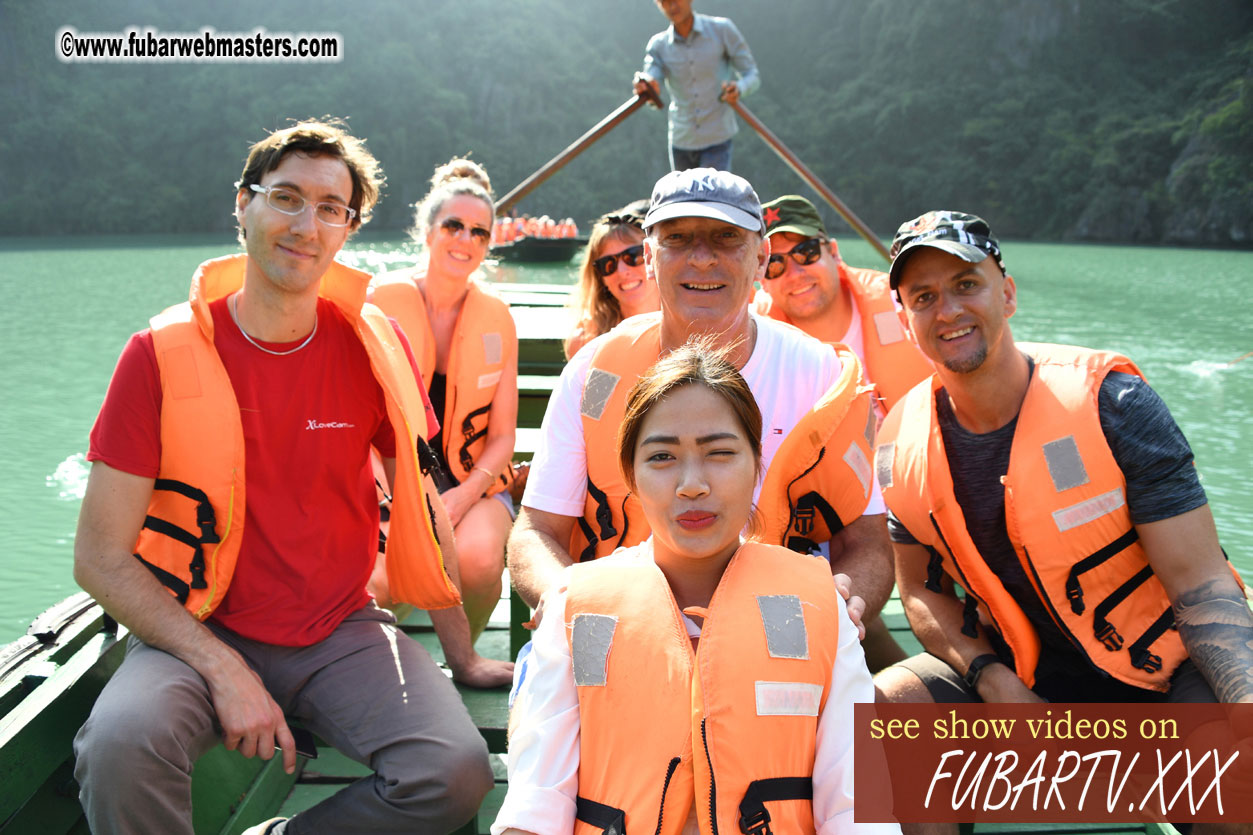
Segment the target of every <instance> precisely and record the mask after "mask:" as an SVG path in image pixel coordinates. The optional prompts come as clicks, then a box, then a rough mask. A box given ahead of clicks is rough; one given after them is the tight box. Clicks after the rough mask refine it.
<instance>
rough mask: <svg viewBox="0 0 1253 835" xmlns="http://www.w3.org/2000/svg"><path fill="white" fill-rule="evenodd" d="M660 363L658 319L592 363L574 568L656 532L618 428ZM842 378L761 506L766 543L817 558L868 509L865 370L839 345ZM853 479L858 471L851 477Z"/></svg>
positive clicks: (620, 333)
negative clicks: (624, 463) (634, 489)
mask: <svg viewBox="0 0 1253 835" xmlns="http://www.w3.org/2000/svg"><path fill="white" fill-rule="evenodd" d="M660 355H661V314H660V313H650V314H644V315H641V316H633V317H631V318H630V319H627V320H626V321H624V322H623V323H622V324H620V325H618V327H616V328H614V329H613V330H612V331H610V336H608V337H607V338H606V339H605V341H604V342H603V343H602V344H601V345H600V346H599V347H598V348H597V350H596V354H595V355H594V356H593V358H592V364H591V367H590V368H589V369H588V372H587V379H586V380H585V382H584V385H583V397H582V400H581V402H580V404H579V413H580V414H581V416H582V421H583V440H584V446H585V448H586V449H587V450H588V454H587V498H586V499H585V500H584V512H583V517H582V518H580V519H579V520H578V523H577V524H576V525H575V526H574V530H573V531H572V533H571V540H570V546H569V552H568V553H569V554H570V556H572V557H574V558H575V559H576V560H579V561H582V560H589V559H593V558H594V557H603V556H605V555H606V554H609V553H610V552H612V551H613V550H614V549H615V548H621V547H624V546H627V545H636V544H638V543H640V542H643V541H644V540H645V539H647V538H648V535H649V533H650V531H649V528H648V523H647V522H646V521H645V519H644V513H643V511H642V509H641V508H640V503H639V500H638V499H636V498H635V497H634V496H632V495H631V494H630V491H629V490H628V489H627V486H626V482H625V481H624V480H623V478H622V473H621V471H620V470H619V468H618V456H617V452H616V450H617V448H618V427H619V426H620V425H621V423H622V418H623V415H624V414H625V413H626V398H627V394H628V393H629V392H630V390H631V387H632V386H633V385H634V384H635V382H636V380H638V379H639V378H640V376H642V375H643V374H644V372H646V371H647V370H648V369H649V368H650V367H651V366H652V365H653V364H654V363H655V362H657V359H658V357H659V356H660ZM836 355H837V356H838V357H839V359H840V362H841V363H843V369H842V371H841V373H840V377H839V379H838V380H837V381H836V382H835V384H834V385H833V386H832V387H831V388H830V390H828V391H827V393H826V394H825V395H823V397H822V399H820V400H819V401H818V402H817V403H815V404H814V407H813V408H812V409H811V410H810V411H809V413H808V414H806V415H805V416H804V417H803V418H802V419H801V420H800V422H798V423H797V424H796V426H795V427H793V428H792V429H791V430H790V431H789V433H788V436H787V437H786V438H785V439H784V441H783V444H782V445H781V446H780V447H779V450H778V452H776V453H775V456H774V458H773V459H772V461H771V463H770V469H769V470H768V471H767V472H766V478H765V481H764V482H763V484H762V488H761V494H760V496H759V497H758V502H757V510H758V513H759V515H760V517H761V520H762V522H763V523H764V533H763V535H762V539H763V540H764V541H766V542H770V543H774V544H777V545H786V546H787V547H789V548H791V549H793V550H795V551H811V550H813V549H814V548H815V547H816V546H817V544H818V543H821V542H826V541H827V540H829V539H830V538H831V537H832V536H834V535H835V534H836V533H838V532H839V531H840V530H841V529H842V528H843V527H844V526H845V525H848V524H849V523H851V522H853V521H854V520H856V519H857V518H858V517H859V516H861V514H862V512H863V511H864V510H865V509H866V506H867V504H869V502H870V490H871V486H872V484H871V479H872V478H873V477H874V475H873V473H872V472H871V450H873V449H874V433H875V414H874V409H873V408H872V403H871V400H870V389H869V387H868V386H866V385H865V384H864V382H863V379H862V376H861V363H860V362H859V361H858V360H857V357H856V355H855V354H853V352H852V351H849V350H848V349H847V348H845V347H844V346H842V345H841V346H836ZM850 471H851V472H850Z"/></svg>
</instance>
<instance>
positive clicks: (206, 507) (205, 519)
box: [196, 502, 222, 545]
mask: <svg viewBox="0 0 1253 835" xmlns="http://www.w3.org/2000/svg"><path fill="white" fill-rule="evenodd" d="M196 525H197V526H198V527H199V528H200V541H201V542H203V543H204V544H205V545H214V544H216V543H218V542H221V541H222V540H221V539H220V538H219V537H218V532H217V531H216V530H214V529H215V528H216V527H217V518H216V517H215V516H214V514H213V505H211V504H209V503H208V502H200V503H199V504H197V505H196Z"/></svg>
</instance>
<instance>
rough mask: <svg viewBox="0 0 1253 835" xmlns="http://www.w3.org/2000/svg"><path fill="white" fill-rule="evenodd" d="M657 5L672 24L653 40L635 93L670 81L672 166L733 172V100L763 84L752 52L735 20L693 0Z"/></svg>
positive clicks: (662, 1) (657, 89)
mask: <svg viewBox="0 0 1253 835" xmlns="http://www.w3.org/2000/svg"><path fill="white" fill-rule="evenodd" d="M657 8H658V9H660V10H661V13H662V14H663V15H665V16H666V19H667V20H669V21H670V26H669V28H667V29H666V30H665V31H663V32H658V33H657V34H656V35H653V37H652V38H651V39H650V40H649V42H648V47H647V49H646V50H645V51H644V68H643V70H641V71H640V72H637V73H636V74H635V78H634V80H633V84H634V89H635V92H636V93H644V92H645V91H647V90H652V92H653V93H654V94H656V93H659V92H660V89H661V82H662V81H663V80H664V81H665V82H666V89H667V90H669V91H670V107H669V110H668V116H669V125H670V127H669V147H670V168H671V169H673V170H675V171H682V170H684V169H687V168H717V169H720V170H723V171H730V170H731V137H733V136H734V135H735V134H736V132H737V131H738V130H739V125H738V124H737V123H736V121H735V112H734V111H733V110H732V109H731V106H730V105H731V104H732V103H734V102H735V101H736V100H737V99H739V97H740V96H747V95H749V94H750V93H752V92H753V91H754V90H756V89H757V88H758V86H760V84H761V78H760V77H759V76H758V74H757V62H756V61H755V60H753V53H752V52H751V51H750V50H749V48H748V42H747V41H745V40H744V36H743V35H741V34H740V30H739V29H737V28H736V26H735V24H734V23H732V22H731V21H730V20H729V19H727V18H725V17H711V16H709V15H703V14H696V13H694V12H693V11H692V0H657ZM736 75H738V76H739V77H738V78H735V76H736Z"/></svg>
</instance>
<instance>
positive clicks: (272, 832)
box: [240, 817, 288, 835]
mask: <svg viewBox="0 0 1253 835" xmlns="http://www.w3.org/2000/svg"><path fill="white" fill-rule="evenodd" d="M287 821H288V818H283V817H278V818H270V819H269V820H266V821H261V823H259V824H256V825H255V826H250V827H248V828H247V829H245V830H244V831H243V832H241V833H240V835H283V833H284V832H286V831H287Z"/></svg>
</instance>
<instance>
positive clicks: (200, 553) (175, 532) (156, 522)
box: [144, 516, 209, 589]
mask: <svg viewBox="0 0 1253 835" xmlns="http://www.w3.org/2000/svg"><path fill="white" fill-rule="evenodd" d="M144 527H145V528H147V529H148V530H150V531H155V532H156V533H159V534H162V535H164V536H168V537H169V538H170V539H173V540H176V541H178V542H181V543H182V544H184V545H186V546H187V547H188V548H190V549H192V555H191V562H190V563H188V564H187V570H188V572H189V573H190V574H191V587H192V588H193V589H207V588H208V587H209V584H208V583H207V582H206V581H205V576H204V573H205V563H204V548H202V547H201V545H200V538H199V537H197V536H196V535H195V534H194V533H191V532H190V531H187V530H184V529H183V528H180V527H179V526H178V525H175V524H174V523H172V522H167V521H166V520H164V519H161V518H159V517H156V516H145V517H144Z"/></svg>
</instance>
